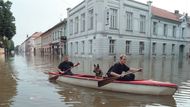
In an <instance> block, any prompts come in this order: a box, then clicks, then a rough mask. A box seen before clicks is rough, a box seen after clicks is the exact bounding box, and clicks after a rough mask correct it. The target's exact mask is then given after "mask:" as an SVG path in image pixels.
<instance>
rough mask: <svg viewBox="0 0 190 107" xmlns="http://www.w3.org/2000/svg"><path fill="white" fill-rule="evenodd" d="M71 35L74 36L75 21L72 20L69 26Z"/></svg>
mask: <svg viewBox="0 0 190 107" xmlns="http://www.w3.org/2000/svg"><path fill="white" fill-rule="evenodd" d="M69 33H70V35H72V34H73V20H70V24H69Z"/></svg>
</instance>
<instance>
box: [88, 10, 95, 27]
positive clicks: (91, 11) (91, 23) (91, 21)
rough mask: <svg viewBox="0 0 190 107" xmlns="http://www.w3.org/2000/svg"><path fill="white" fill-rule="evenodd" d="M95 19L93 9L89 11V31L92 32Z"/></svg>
mask: <svg viewBox="0 0 190 107" xmlns="http://www.w3.org/2000/svg"><path fill="white" fill-rule="evenodd" d="M93 20H94V17H93V9H91V10H89V11H88V30H92V29H93V26H94V23H93Z"/></svg>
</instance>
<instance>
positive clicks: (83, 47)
mask: <svg viewBox="0 0 190 107" xmlns="http://www.w3.org/2000/svg"><path fill="white" fill-rule="evenodd" d="M84 49H85V45H84V41H82V52H81V54H84Z"/></svg>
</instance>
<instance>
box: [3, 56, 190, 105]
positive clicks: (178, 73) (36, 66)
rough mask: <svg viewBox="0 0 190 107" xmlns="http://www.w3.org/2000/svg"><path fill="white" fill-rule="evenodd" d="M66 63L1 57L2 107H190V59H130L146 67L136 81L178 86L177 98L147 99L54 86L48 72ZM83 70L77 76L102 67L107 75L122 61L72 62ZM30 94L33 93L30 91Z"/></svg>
mask: <svg viewBox="0 0 190 107" xmlns="http://www.w3.org/2000/svg"><path fill="white" fill-rule="evenodd" d="M61 61H62V58H61V57H59V56H25V55H23V56H17V55H15V57H6V58H5V57H2V56H1V57H0V85H1V86H0V107H26V106H27V107H33V106H39V107H70V106H74V107H126V106H127V107H128V106H129V107H130V106H131V107H132V106H133V107H134V106H136V107H139V106H141V107H149V106H151V107H152V106H160V107H162V106H170V107H172V106H176V105H177V106H178V107H184V106H185V107H188V106H189V105H190V100H189V98H190V96H189V95H190V72H189V69H190V59H182V60H178V58H176V57H153V58H151V59H149V58H146V57H144V56H140V57H129V60H128V65H129V66H131V67H142V68H144V69H143V72H138V73H135V75H136V79H153V80H159V81H167V82H173V83H176V84H178V86H179V90H178V91H177V92H176V93H175V95H174V96H168V97H163V96H162V97H160V96H146V95H134V94H124V93H112V92H107V91H100V90H94V89H89V88H84V87H77V86H72V85H68V84H60V83H59V84H57V83H50V82H49V81H48V75H47V74H46V72H48V71H54V70H55V69H50V68H52V67H57V65H58V64H59V63H60V62H61ZM71 61H73V62H74V63H76V62H80V66H78V67H75V68H74V69H73V73H84V74H92V75H94V73H93V65H94V64H99V65H100V68H101V69H102V71H103V73H104V75H105V73H106V72H107V70H108V68H109V67H110V66H111V65H113V63H115V61H118V59H116V60H115V61H114V60H113V59H106V60H100V59H93V58H77V57H73V58H71ZM29 90H30V91H29Z"/></svg>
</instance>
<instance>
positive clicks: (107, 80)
mask: <svg viewBox="0 0 190 107" xmlns="http://www.w3.org/2000/svg"><path fill="white" fill-rule="evenodd" d="M117 78H118V77H109V78H106V79H103V80H101V81H98V87H101V86H104V85H106V84H109V83H111V82H113V81H114V80H116V79H117Z"/></svg>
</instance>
